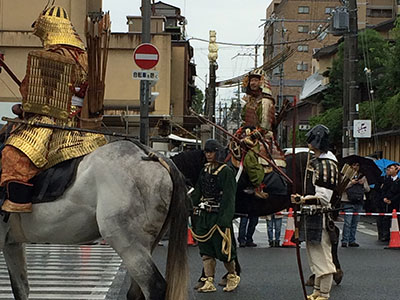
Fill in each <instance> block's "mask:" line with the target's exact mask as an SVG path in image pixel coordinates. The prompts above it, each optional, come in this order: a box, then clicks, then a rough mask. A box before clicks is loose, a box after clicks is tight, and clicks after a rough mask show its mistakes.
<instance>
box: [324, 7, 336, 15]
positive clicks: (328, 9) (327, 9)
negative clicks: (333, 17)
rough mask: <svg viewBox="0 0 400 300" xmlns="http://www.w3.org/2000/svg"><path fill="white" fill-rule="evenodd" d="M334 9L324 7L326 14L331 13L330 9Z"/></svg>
mask: <svg viewBox="0 0 400 300" xmlns="http://www.w3.org/2000/svg"><path fill="white" fill-rule="evenodd" d="M334 9H335V8H334V7H325V13H326V14H327V15H330V14H331V13H332V10H334Z"/></svg>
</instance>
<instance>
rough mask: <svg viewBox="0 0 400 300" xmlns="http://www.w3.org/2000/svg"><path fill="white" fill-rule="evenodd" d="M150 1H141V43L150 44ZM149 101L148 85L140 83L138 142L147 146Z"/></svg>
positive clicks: (144, 82)
mask: <svg viewBox="0 0 400 300" xmlns="http://www.w3.org/2000/svg"><path fill="white" fill-rule="evenodd" d="M150 13H151V7H150V0H142V43H150V42H151V36H150V20H151V19H150V18H151V14H150ZM149 101H150V83H149V81H147V80H141V81H140V135H139V137H140V142H141V143H142V144H145V145H149Z"/></svg>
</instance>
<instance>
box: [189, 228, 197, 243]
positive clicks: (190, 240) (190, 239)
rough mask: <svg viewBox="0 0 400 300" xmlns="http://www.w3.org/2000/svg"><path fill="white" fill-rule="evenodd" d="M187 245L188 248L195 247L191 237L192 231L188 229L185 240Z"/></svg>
mask: <svg viewBox="0 0 400 300" xmlns="http://www.w3.org/2000/svg"><path fill="white" fill-rule="evenodd" d="M187 244H188V245H190V246H193V245H196V243H195V241H194V239H193V235H192V231H191V230H190V228H189V227H188V238H187Z"/></svg>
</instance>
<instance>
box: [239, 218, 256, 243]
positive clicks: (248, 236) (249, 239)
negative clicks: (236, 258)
mask: <svg viewBox="0 0 400 300" xmlns="http://www.w3.org/2000/svg"><path fill="white" fill-rule="evenodd" d="M257 224H258V217H241V218H240V224H239V236H238V241H239V247H242V248H243V247H257V244H256V243H254V241H253V235H254V232H255V231H256V226H257Z"/></svg>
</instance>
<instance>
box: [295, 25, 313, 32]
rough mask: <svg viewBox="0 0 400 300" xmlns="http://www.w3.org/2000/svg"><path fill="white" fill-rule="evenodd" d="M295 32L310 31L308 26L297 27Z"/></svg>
mask: <svg viewBox="0 0 400 300" xmlns="http://www.w3.org/2000/svg"><path fill="white" fill-rule="evenodd" d="M297 31H298V32H305V33H308V32H309V31H310V30H309V27H308V25H299V26H298V27H297Z"/></svg>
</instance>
